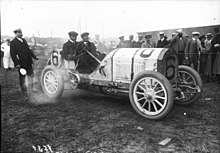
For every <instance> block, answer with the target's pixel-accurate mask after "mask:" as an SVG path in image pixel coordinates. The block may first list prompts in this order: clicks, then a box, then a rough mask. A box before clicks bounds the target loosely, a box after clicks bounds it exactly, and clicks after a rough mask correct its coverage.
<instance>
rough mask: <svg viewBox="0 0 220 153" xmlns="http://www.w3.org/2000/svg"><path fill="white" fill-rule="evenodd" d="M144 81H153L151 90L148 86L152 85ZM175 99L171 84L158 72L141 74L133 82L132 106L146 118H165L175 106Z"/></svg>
mask: <svg viewBox="0 0 220 153" xmlns="http://www.w3.org/2000/svg"><path fill="white" fill-rule="evenodd" d="M144 80H147V81H150V80H151V81H152V82H151V85H150V88H149V86H148V85H149V84H150V83H149V82H146V81H144ZM143 81H144V84H143ZM156 82H157V83H156ZM152 83H153V84H152ZM152 85H153V86H152ZM146 86H148V88H149V89H148V90H146ZM173 98H174V97H173V88H172V86H171V84H170V82H169V81H168V80H167V78H166V77H165V76H163V75H162V74H160V73H158V72H155V71H144V72H141V73H139V74H138V75H137V76H136V77H135V78H134V80H133V81H132V82H131V85H130V89H129V99H130V102H131V105H132V107H133V109H134V110H135V111H136V112H137V113H138V114H139V115H140V116H142V117H144V118H147V119H153V120H157V119H161V118H163V117H165V116H166V115H167V114H168V113H169V112H170V110H171V108H172V106H173ZM146 104H147V105H148V106H147V108H146ZM141 105H142V106H141ZM161 105H162V106H161ZM152 108H153V109H152ZM158 108H159V109H158ZM157 109H158V110H157Z"/></svg>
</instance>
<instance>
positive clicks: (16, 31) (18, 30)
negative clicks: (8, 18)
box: [14, 29, 22, 33]
mask: <svg viewBox="0 0 220 153" xmlns="http://www.w3.org/2000/svg"><path fill="white" fill-rule="evenodd" d="M14 33H22V31H21V29H16V30H14Z"/></svg>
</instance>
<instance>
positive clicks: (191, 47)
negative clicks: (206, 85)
mask: <svg viewBox="0 0 220 153" xmlns="http://www.w3.org/2000/svg"><path fill="white" fill-rule="evenodd" d="M192 35H193V37H192V39H189V40H188V42H187V44H186V48H185V57H186V59H187V60H189V61H190V63H192V64H193V67H194V69H195V70H198V62H199V61H198V60H199V43H198V39H199V35H200V33H199V32H193V33H192Z"/></svg>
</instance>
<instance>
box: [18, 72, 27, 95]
mask: <svg viewBox="0 0 220 153" xmlns="http://www.w3.org/2000/svg"><path fill="white" fill-rule="evenodd" d="M19 82H20V87H21V91H27V86H26V84H25V75H22V74H21V73H20V72H19Z"/></svg>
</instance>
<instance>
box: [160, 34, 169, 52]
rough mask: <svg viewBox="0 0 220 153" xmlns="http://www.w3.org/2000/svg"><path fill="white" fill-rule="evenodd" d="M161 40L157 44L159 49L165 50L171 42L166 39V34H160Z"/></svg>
mask: <svg viewBox="0 0 220 153" xmlns="http://www.w3.org/2000/svg"><path fill="white" fill-rule="evenodd" d="M159 37H160V40H158V42H157V48H164V47H166V46H167V45H168V44H169V41H168V40H167V39H166V37H165V34H164V32H160V33H159Z"/></svg>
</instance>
